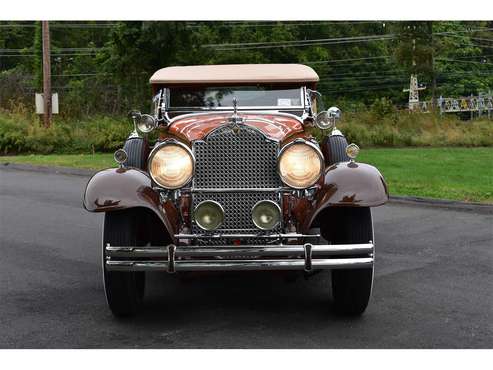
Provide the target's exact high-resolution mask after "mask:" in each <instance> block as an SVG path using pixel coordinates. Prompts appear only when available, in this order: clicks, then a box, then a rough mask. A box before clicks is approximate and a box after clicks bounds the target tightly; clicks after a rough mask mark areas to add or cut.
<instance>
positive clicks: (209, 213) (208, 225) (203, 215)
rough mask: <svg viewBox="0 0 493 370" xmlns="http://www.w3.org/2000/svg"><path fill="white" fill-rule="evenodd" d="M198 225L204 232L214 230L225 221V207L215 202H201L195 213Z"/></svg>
mask: <svg viewBox="0 0 493 370" xmlns="http://www.w3.org/2000/svg"><path fill="white" fill-rule="evenodd" d="M193 216H194V219H195V222H196V223H197V225H198V226H199V227H200V228H201V229H203V230H207V231H209V230H214V229H217V228H218V227H219V226H221V225H222V223H223V221H224V210H223V207H221V205H220V204H219V203H217V202H214V201H213V200H204V201H203V202H200V203H199V204H198V205H197V207H195V210H194V212H193Z"/></svg>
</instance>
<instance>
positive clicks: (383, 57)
mask: <svg viewBox="0 0 493 370" xmlns="http://www.w3.org/2000/svg"><path fill="white" fill-rule="evenodd" d="M389 58H392V56H390V55H385V56H379V57H364V58H348V59H332V60H318V61H313V62H303V63H304V64H328V63H334V62H351V61H356V60H370V59H389Z"/></svg>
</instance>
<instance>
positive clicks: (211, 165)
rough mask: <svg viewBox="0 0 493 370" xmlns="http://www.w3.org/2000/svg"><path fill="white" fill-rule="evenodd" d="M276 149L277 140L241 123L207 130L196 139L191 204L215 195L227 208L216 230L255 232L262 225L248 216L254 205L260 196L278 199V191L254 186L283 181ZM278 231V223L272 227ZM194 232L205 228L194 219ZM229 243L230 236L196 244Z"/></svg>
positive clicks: (252, 241) (272, 185) (253, 240)
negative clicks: (279, 172) (275, 226)
mask: <svg viewBox="0 0 493 370" xmlns="http://www.w3.org/2000/svg"><path fill="white" fill-rule="evenodd" d="M278 150H279V146H278V143H277V142H275V141H272V140H268V139H267V138H266V137H265V136H264V135H263V134H262V133H261V132H259V131H257V130H256V129H253V128H250V127H248V126H244V125H239V126H233V125H225V126H223V127H220V128H218V129H216V130H215V131H213V132H212V133H211V134H209V135H208V136H207V138H206V140H205V141H196V142H194V143H193V151H194V155H195V176H194V180H193V190H192V191H193V194H192V209H194V208H195V206H196V205H197V204H199V203H200V202H202V201H204V200H214V201H216V202H218V203H219V204H221V206H222V207H223V209H224V213H225V218H224V223H223V225H221V227H220V229H218V230H215V232H217V233H221V234H233V233H241V234H251V235H252V236H254V235H256V234H258V233H259V232H260V230H259V229H258V228H257V227H256V226H255V225H254V224H253V221H252V213H251V211H252V208H253V206H254V205H255V204H256V203H257V202H259V201H261V200H272V201H274V202H276V203H278V204H280V199H279V192H277V191H272V192H270V191H268V192H266V191H258V190H256V189H269V188H279V187H280V186H281V181H280V179H279V176H278V174H277V153H278ZM198 189H200V190H198ZM221 189H224V190H225V191H221ZM226 189H227V191H226ZM241 189H242V190H241ZM245 189H249V190H248V191H245ZM208 190H214V191H208ZM280 230H281V226H278V227H277V228H276V229H274V230H272V232H274V233H279V232H280ZM192 232H193V233H194V234H197V235H201V234H203V233H204V231H203V230H202V229H200V228H199V227H198V226H197V225H195V224H193V225H192ZM228 242H231V240H230V239H229V240H228V239H222V240H219V239H213V240H212V239H211V240H208V241H207V240H204V239H201V240H200V241H199V244H205V245H217V244H225V243H228ZM244 242H245V243H247V244H260V243H262V242H265V240H264V241H262V240H260V239H257V238H251V239H249V240H247V241H244Z"/></svg>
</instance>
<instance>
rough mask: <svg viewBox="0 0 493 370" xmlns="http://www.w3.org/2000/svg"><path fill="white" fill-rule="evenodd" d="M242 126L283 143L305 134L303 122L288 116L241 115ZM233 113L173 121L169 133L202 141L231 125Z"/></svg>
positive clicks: (200, 115)
mask: <svg viewBox="0 0 493 370" xmlns="http://www.w3.org/2000/svg"><path fill="white" fill-rule="evenodd" d="M238 116H239V117H241V118H243V119H244V121H243V123H242V124H244V125H247V126H250V127H253V128H256V129H258V130H260V131H262V132H263V133H264V135H266V136H267V137H269V138H271V139H274V140H278V141H283V140H285V139H286V138H287V137H289V136H291V135H293V134H296V133H299V132H303V125H302V123H301V121H300V120H299V119H298V118H297V117H295V116H292V115H288V114H275V113H272V114H271V113H269V114H260V113H239V114H238ZM230 117H231V113H204V114H201V113H199V114H193V115H187V116H183V117H182V118H179V117H178V118H176V119H175V120H173V122H172V124H171V125H170V127H169V130H168V133H169V134H171V135H175V136H178V137H180V138H182V139H185V140H187V141H194V140H201V139H203V138H204V137H205V136H206V135H207V134H208V133H209V132H211V131H212V130H214V129H215V128H217V127H219V126H222V125H224V124H227V123H229V121H228V120H229V118H230Z"/></svg>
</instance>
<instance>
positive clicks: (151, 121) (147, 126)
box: [137, 114, 157, 134]
mask: <svg viewBox="0 0 493 370" xmlns="http://www.w3.org/2000/svg"><path fill="white" fill-rule="evenodd" d="M156 125H157V122H156V119H155V118H154V117H153V116H151V115H149V114H143V115H141V116H140V117H139V118H138V121H137V128H138V129H139V131H140V132H143V133H145V134H147V133H148V132H151V131H152V130H154V129H155V128H156Z"/></svg>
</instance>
